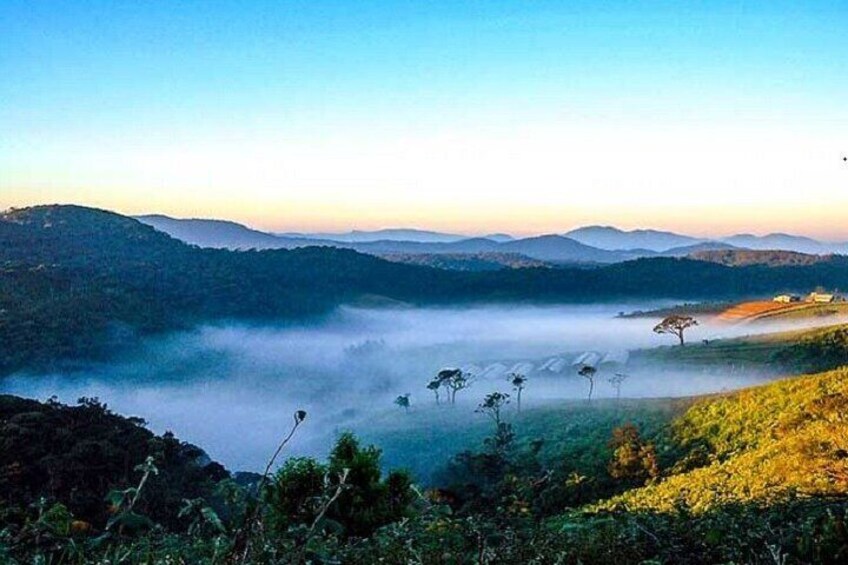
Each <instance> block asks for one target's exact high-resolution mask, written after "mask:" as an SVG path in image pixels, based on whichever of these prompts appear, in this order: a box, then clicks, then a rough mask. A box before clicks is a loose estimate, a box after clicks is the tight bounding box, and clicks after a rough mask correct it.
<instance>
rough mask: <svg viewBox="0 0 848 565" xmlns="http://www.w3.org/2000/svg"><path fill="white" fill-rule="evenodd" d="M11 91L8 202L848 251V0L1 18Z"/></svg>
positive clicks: (319, 224) (267, 222)
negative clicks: (839, 241) (610, 226)
mask: <svg viewBox="0 0 848 565" xmlns="http://www.w3.org/2000/svg"><path fill="white" fill-rule="evenodd" d="M0 73H2V75H0V76H3V77H4V80H2V81H0V206H3V207H5V206H12V205H27V204H34V203H41V202H55V201H61V202H72V201H73V202H78V203H82V204H91V205H97V206H103V207H107V208H112V209H116V210H119V211H124V212H127V213H136V212H151V211H159V212H166V213H170V214H174V215H178V216H219V217H228V218H233V219H237V220H241V221H244V222H247V223H251V224H254V225H258V226H260V227H266V228H280V229H313V228H314V229H346V228H349V227H361V228H374V227H386V226H393V225H399V224H407V225H417V226H419V227H433V228H443V229H453V230H458V231H469V232H474V231H491V230H507V231H524V232H537V231H564V230H566V229H568V228H569V227H573V226H574V225H578V224H582V223H596V222H601V223H618V224H621V225H625V226H630V227H635V226H637V225H642V226H657V227H668V228H674V229H684V228H688V229H689V231H696V232H699V233H712V232H723V231H733V230H736V229H737V228H742V227H743V225H744V224H745V222H746V221H747V222H748V223H749V224H750V217H751V216H750V213H751V211H752V210H755V209H756V210H760V211H761V213H759V214H758V217H757V222H758V223H757V225H753V226H749V227H748V229H747V230H746V231H770V230H772V229H784V230H793V229H794V230H795V231H804V232H807V233H814V234H816V235H822V236H828V237H830V236H833V237H841V236H842V235H846V236H848V232H845V233H844V234H843V232H839V230H840V229H842V228H841V227H839V226H836V225H833V224H834V223H835V222H836V221H837V220H838V217H837V216H836V215H835V213H834V212H833V206H825V205H822V204H816V203H810V199H809V194H810V191H811V190H815V191H817V193H820V194H822V195H825V196H826V197H827V198H828V199H829V200H830V203H833V202H834V201H836V202H838V203H840V204H841V203H844V204H848V180H846V179H848V168H846V167H840V162H841V155H843V154H845V153H848V134H847V133H846V132H848V3H846V2H802V3H798V2H794V3H784V2H760V3H753V2H710V3H706V2H686V3H683V2H609V3H604V2H567V3H566V2H532V1H526V0H525V1H503V2H498V1H488V2H485V1H479V2H433V1H429V2H425V1H421V2H405V1H393V0H384V1H381V2H360V1H356V2H351V1H348V2H321V1H309V2H306V1H304V2H86V1H77V2H58V1H54V2H38V1H26V2H17V1H15V0H5V1H4V2H2V3H0ZM776 194H780V195H781V198H780V199H775V195H776ZM776 200H780V201H776ZM799 206H806V207H805V208H804V209H803V214H799ZM721 210H732V212H729V213H726V214H721V215H720V217H717V215H716V212H717V211H721ZM763 211H764V212H763ZM746 218H747V219H746Z"/></svg>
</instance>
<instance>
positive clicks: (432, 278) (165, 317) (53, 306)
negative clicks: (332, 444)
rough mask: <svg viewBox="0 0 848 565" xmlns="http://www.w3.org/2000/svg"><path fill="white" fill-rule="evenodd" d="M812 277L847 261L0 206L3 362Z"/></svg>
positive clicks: (723, 293)
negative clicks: (194, 336) (378, 241)
mask: <svg viewBox="0 0 848 565" xmlns="http://www.w3.org/2000/svg"><path fill="white" fill-rule="evenodd" d="M818 285H823V286H827V287H836V288H846V287H848V260H846V259H844V258H840V257H834V258H831V259H829V260H826V261H822V262H819V263H816V264H813V265H805V266H797V267H774V268H772V267H768V266H762V265H757V266H746V267H735V268H734V267H728V266H724V265H719V264H715V263H710V262H703V261H693V260H687V259H676V258H656V259H640V260H636V261H630V262H626V263H620V264H615V265H611V266H608V267H602V268H597V269H576V268H575V269H548V268H541V267H540V268H526V269H507V270H502V271H495V272H455V271H453V272H452V271H445V270H439V269H435V268H429V267H424V266H416V265H405V264H399V263H394V262H390V261H385V260H383V259H379V258H377V257H373V256H369V255H363V254H360V253H357V252H355V251H351V250H344V249H337V248H331V247H307V248H300V249H292V250H263V251H227V250H220V249H201V248H197V247H193V246H190V245H187V244H185V243H182V242H180V241H178V240H175V239H173V238H171V237H169V236H167V235H165V234H163V233H160V232H157V231H156V230H155V229H153V228H152V227H149V226H146V225H144V224H142V223H140V222H138V221H136V220H134V219H132V218H127V217H125V216H121V215H118V214H114V213H111V212H106V211H102V210H94V209H91V208H83V207H79V206H38V207H33V208H27V209H21V210H13V211H10V212H7V213H5V214H3V215H2V216H0V374H2V373H8V372H10V371H13V370H18V369H22V368H28V367H33V366H41V367H42V368H43V367H44V366H49V365H50V364H51V363H53V362H54V361H56V360H57V359H67V358H71V359H74V358H80V357H90V356H96V355H98V354H100V353H101V352H102V351H104V350H106V349H110V348H111V347H112V346H114V345H116V344H121V343H126V342H128V341H131V338H132V337H133V336H134V335H137V334H145V333H151V332H160V331H169V330H175V329H181V328H189V327H192V326H194V325H196V324H198V323H201V322H207V321H215V320H225V319H242V320H263V319H264V320H279V319H293V318H300V317H305V316H314V315H320V314H322V313H325V312H328V311H330V310H331V309H333V308H334V307H336V306H338V305H340V304H344V303H347V302H352V301H356V300H358V299H360V298H361V297H363V296H380V297H386V298H389V299H392V300H397V301H403V302H408V303H410V304H415V305H426V304H450V303H453V304H456V303H467V302H471V301H479V302H495V301H498V302H506V301H517V300H527V301H530V300H532V301H580V302H587V301H597V300H614V299H618V298H625V297H628V298H660V297H662V298H681V299H699V298H725V299H726V298H733V297H741V296H751V295H757V294H765V293H770V292H777V291H797V292H803V291H806V290H809V289H810V288H812V287H815V286H818Z"/></svg>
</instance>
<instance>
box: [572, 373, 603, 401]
mask: <svg viewBox="0 0 848 565" xmlns="http://www.w3.org/2000/svg"><path fill="white" fill-rule="evenodd" d="M577 374H578V375H580V376H581V377H583V378H584V379H586V380H587V381H589V396H588V400H589V402H591V401H592V391H593V390H595V375H596V374H598V370H597V369H596V368H594V367H593V366H591V365H583V366H582V367H580V370H579V371H577Z"/></svg>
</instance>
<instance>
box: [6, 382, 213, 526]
mask: <svg viewBox="0 0 848 565" xmlns="http://www.w3.org/2000/svg"><path fill="white" fill-rule="evenodd" d="M148 455H152V456H154V457H155V460H156V465H157V467H158V471H159V472H158V474H157V475H155V476H153V477H152V478H151V479H150V484H149V485H147V497H146V498H145V500H144V501H142V502H141V503H140V504H139V506H138V510H139V511H141V512H143V513H144V514H145V515H147V516H149V517H151V518H152V519H154V520H157V521H160V522H163V523H166V524H172V525H173V524H177V523H178V521H177V519H176V514H177V512H178V511H179V509H180V506H181V505H182V499H183V498H195V497H198V496H207V495H209V494H210V493H211V489H212V486H213V485H214V483H215V482H217V481H220V480H221V479H223V478H225V477H227V476H229V475H228V473H227V472H226V470H225V469H224V468H223V467H222V466H221V465H219V464H217V463H214V462H211V461H210V460H209V458H208V456H207V455H206V454H205V453H204V452H203V451H202V450H201V449H200V448H198V447H195V446H193V445H190V444H186V443H182V442H180V441H179V440H177V439H176V438H175V437H174V436H173V435H171V434H165V435H163V436H156V435H154V434H153V433H152V432H150V431H149V430H147V429H145V428H144V422H143V420H141V419H138V418H125V417H122V416H119V415H117V414H114V413H112V412H111V411H109V410H108V409H107V408H106V406H105V405H103V404H100V403H98V402H97V401H96V400H91V399H80V402H79V405H77V406H65V405H62V404H59V403H57V402H53V401H48V402H47V403H40V402H36V401H34V400H25V399H22V398H17V397H14V396H5V395H0V509H7V510H8V513H7V515H6V516H4V519H3V522H4V523H6V524H8V523H16V522H18V521H19V520H22V518H23V517H22V515H19V513H20V514H22V510H23V509H26V508H27V507H28V506H30V505H33V504H35V503H37V502H38V501H39V499H40V498H42V497H44V498H46V499H49V500H50V501H51V502H59V503H61V504H63V505H64V506H65V507H67V508H68V510H69V511H70V512H72V513H73V514H74V515H75V516H76V517H78V518H79V519H81V520H85V521H87V522H89V523H91V524H92V525H93V526H94V527H96V528H102V527H103V526H104V525H105V524H106V521H107V519H108V518H109V514H108V512H107V504H106V503H105V497H106V495H107V494H108V493H109V491H110V490H112V489H124V488H127V487H129V486H131V485H133V484H135V483H136V482H137V481H138V476H139V473H138V472H137V471H136V470H135V468H136V466H138V465H141V464H142V463H144V462H145V459H146V458H147V456H148Z"/></svg>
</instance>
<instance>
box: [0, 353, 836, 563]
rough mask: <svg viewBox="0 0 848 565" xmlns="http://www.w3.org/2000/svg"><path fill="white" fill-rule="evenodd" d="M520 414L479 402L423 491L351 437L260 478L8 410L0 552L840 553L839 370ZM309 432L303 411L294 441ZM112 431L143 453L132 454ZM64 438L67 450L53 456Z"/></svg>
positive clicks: (139, 431) (188, 556) (771, 557)
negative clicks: (677, 396)
mask: <svg viewBox="0 0 848 565" xmlns="http://www.w3.org/2000/svg"><path fill="white" fill-rule="evenodd" d="M509 400H510V399H509V397H508V396H507V395H489V396H487V397H486V398H485V399H483V401H481V403H480V407H479V408H478V410H479V411H480V417H481V422H488V424H487V425H488V430H489V431H488V433H487V435H486V436H485V437H484V439H483V441H482V443H481V444H479V447H477V448H475V449H473V450H467V451H463V452H461V453H459V454H458V455H457V456H455V457H454V458H452V459H451V461H450V462H449V464H448V465H447V466H446V467H444V469H443V471H442V472H441V474H440V476H439V480H438V483H439V486H438V487H434V488H431V489H429V490H426V491H424V490H422V489H420V488H417V487H416V486H414V477H413V476H411V475H410V474H408V473H407V472H403V471H392V472H389V473H386V472H384V471H383V470H382V462H381V452H380V450H379V449H377V448H374V447H369V446H367V445H364V444H363V443H362V442H361V441H359V440H358V439H357V438H355V437H353V436H351V435H350V434H343V435H341V436H340V437H339V439H338V441H337V444H336V446H335V448H334V449H333V450H332V452H331V455H330V457H329V459H328V460H327V461H326V462H322V461H317V460H313V459H309V458H294V459H289V460H287V461H286V462H285V464H284V465H283V466H282V467H281V468H280V469H279V471H277V472H275V473H269V474H268V475H266V476H264V477H263V476H260V475H250V476H244V475H239V476H231V475H229V474H228V473H226V472H225V471H224V470H223V469H222V468H220V466H217V465H215V464H214V463H211V462H209V461H208V460H206V459H204V458H203V457H198V456H197V455H198V454H197V451H195V450H196V449H197V448H191V447H190V446H186V445H184V444H181V443H180V442H178V441H177V440H176V439H174V438H173V437H171V436H165V437H156V436H153V434H150V433H149V432H147V431H146V430H144V429H143V427H141V423H140V422H138V421H137V420H127V419H124V418H121V417H119V416H117V415H114V414H111V413H109V411H108V410H107V409H106V408H105V407H104V406H102V405H100V404H98V403H97V402H94V401H91V400H84V401H83V402H82V403H81V404H80V406H77V407H65V406H61V405H59V404H56V403H55V402H51V403H48V404H39V403H34V402H32V401H23V400H18V399H12V398H9V397H4V399H3V404H2V406H3V409H4V412H3V415H2V417H1V418H0V421H2V428H0V432H1V433H0V437H2V440H3V442H4V448H5V449H4V450H3V452H2V453H3V460H2V467H0V477H2V482H0V487H2V490H0V494H2V499H0V508H2V512H3V524H4V527H3V529H2V533H0V555H2V556H4V558H5V559H6V560H7V561H10V562H18V563H29V562H38V561H39V560H40V561H41V562H53V563H60V562H67V563H87V562H107V563H113V562H115V563H117V562H122V563H150V562H161V563H223V562H244V563H306V562H313V563H374V562H385V563H608V562H610V561H612V560H614V561H615V562H617V563H644V562H664V563H730V562H736V563H787V564H788V563H811V562H815V563H839V562H844V560H845V559H846V558H848V532H846V524H845V521H846V519H848V439H846V438H848V416H846V414H848V370H846V369H839V370H835V371H831V372H827V373H823V374H817V375H810V376H802V377H796V378H791V379H786V380H781V381H777V382H775V383H772V384H769V385H765V386H760V387H755V388H751V389H747V390H742V391H739V392H735V393H732V394H726V395H717V396H712V397H706V398H703V399H700V400H697V401H695V402H691V401H681V402H679V403H677V404H674V405H666V407H665V408H664V409H662V410H657V409H656V408H653V409H650V408H649V409H648V411H647V412H642V413H641V414H642V415H641V417H640V410H639V408H638V406H636V405H634V404H630V405H629V406H627V405H625V406H621V405H617V404H616V403H614V402H613V401H608V402H606V403H600V402H598V403H595V404H594V405H591V406H590V405H589V403H587V405H586V406H584V407H581V408H580V409H576V408H571V409H568V408H567V409H564V410H561V412H560V414H559V415H555V414H554V412H552V411H550V410H540V411H535V410H528V411H526V412H524V413H522V414H521V417H520V418H519V417H516V416H513V414H514V411H512V407H511V406H510V404H509ZM660 415H662V417H659V416H660ZM487 416H488V418H487ZM304 418H307V416H306V415H305V414H298V415H296V416H295V420H294V421H293V430H292V431H293V433H295V437H296V430H297V428H298V427H299V426H300V425H302V424H303V423H304ZM628 420H631V421H633V422H636V423H630V422H628ZM60 422H62V424H61V425H57V424H58V423H60ZM560 428H564V429H560ZM48 429H50V430H54V431H53V432H50V433H48V434H47V435H46V436H43V435H42V434H44V433H45V431H46V430H48ZM69 430H72V431H69ZM517 430H520V431H517ZM537 433H538V434H539V435H540V436H544V438H545V441H541V437H540V438H538V440H537V439H534V438H533V436H534V435H535V434H537ZM114 434H120V435H121V436H122V437H125V438H127V439H126V443H127V444H130V445H132V446H134V447H133V448H132V449H130V450H129V451H126V448H123V449H124V451H121V449H122V448H120V447H119V446H116V445H113V439H112V438H114V437H116V436H115V435H114ZM40 437H45V438H47V439H45V440H44V445H41V443H40V440H38V439H37V438H40ZM69 438H72V443H70V444H67V443H62V445H66V446H68V445H69V446H71V447H70V449H61V448H58V447H57V445H56V443H55V442H57V441H62V442H67V441H69ZM285 447H286V446H285V442H284V444H283V445H282V446H281V448H282V450H283V452H284V451H285ZM22 448H26V449H28V450H29V451H24V452H21V451H20V449H22ZM186 453H189V454H192V455H193V456H192V457H187V456H186V455H185V454H186ZM18 454H19V455H18ZM147 454H149V455H151V456H152V458H151V459H147ZM117 462H120V464H117V465H116V464H114V463H117ZM70 485H74V486H73V487H72V488H68V487H69V486H70ZM83 495H85V496H83ZM98 501H100V502H99V503H98ZM177 501H179V502H178V503H177Z"/></svg>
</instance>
